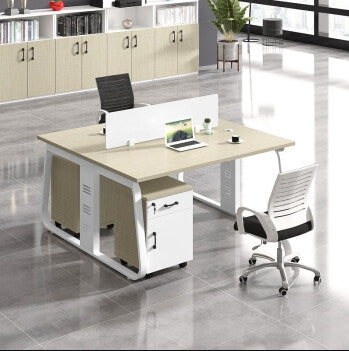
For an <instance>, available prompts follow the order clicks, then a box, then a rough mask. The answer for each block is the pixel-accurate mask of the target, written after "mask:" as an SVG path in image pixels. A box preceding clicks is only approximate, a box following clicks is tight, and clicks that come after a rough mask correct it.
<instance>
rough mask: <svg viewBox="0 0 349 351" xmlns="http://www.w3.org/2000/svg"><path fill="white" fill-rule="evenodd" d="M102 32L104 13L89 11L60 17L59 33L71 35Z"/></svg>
mask: <svg viewBox="0 0 349 351" xmlns="http://www.w3.org/2000/svg"><path fill="white" fill-rule="evenodd" d="M97 33H102V14H101V13H97V12H96V13H95V12H93V13H87V14H74V15H66V16H61V17H58V20H57V35H58V36H61V37H69V36H76V35H86V34H97Z"/></svg>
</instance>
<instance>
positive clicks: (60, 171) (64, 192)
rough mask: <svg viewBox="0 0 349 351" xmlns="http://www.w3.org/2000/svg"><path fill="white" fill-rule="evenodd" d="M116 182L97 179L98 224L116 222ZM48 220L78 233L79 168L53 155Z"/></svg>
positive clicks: (105, 224)
mask: <svg viewBox="0 0 349 351" xmlns="http://www.w3.org/2000/svg"><path fill="white" fill-rule="evenodd" d="M115 184H116V183H115V182H114V181H112V180H111V179H108V178H105V177H103V176H101V177H100V224H101V227H105V226H107V225H110V224H114V223H115V216H116V212H115V208H116V205H115V202H116V198H117V196H116V188H115ZM51 218H52V219H53V220H54V221H55V222H58V223H60V224H61V225H62V226H63V228H68V229H70V230H71V231H73V232H74V233H79V232H80V167H79V165H77V164H75V163H73V162H71V161H68V160H66V159H64V158H61V157H59V156H53V158H52V167H51Z"/></svg>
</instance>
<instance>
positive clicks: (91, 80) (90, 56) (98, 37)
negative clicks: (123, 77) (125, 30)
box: [81, 34, 108, 89]
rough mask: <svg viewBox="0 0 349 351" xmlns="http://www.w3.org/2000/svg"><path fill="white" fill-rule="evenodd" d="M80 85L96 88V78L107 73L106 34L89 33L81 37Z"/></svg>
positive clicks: (83, 87)
mask: <svg viewBox="0 0 349 351" xmlns="http://www.w3.org/2000/svg"><path fill="white" fill-rule="evenodd" d="M81 55H82V56H81V59H82V66H81V67H82V70H81V72H82V73H81V86H82V89H92V88H96V86H97V85H96V78H97V77H104V76H106V75H107V55H108V53H107V36H106V35H105V34H89V35H86V36H82V37H81Z"/></svg>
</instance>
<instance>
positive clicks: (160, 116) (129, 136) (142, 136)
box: [106, 94, 218, 149]
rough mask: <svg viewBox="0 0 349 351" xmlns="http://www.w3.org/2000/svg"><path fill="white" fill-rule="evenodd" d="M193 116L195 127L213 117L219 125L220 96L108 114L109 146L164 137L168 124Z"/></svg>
mask: <svg viewBox="0 0 349 351" xmlns="http://www.w3.org/2000/svg"><path fill="white" fill-rule="evenodd" d="M190 117H191V118H193V123H194V126H193V127H194V128H195V127H196V126H200V128H201V129H202V128H203V127H202V124H203V122H204V119H205V118H210V119H211V123H212V126H213V127H216V126H217V125H218V95H217V94H214V95H207V96H200V97H196V98H191V99H185V100H178V101H172V102H166V103H163V104H157V105H151V106H145V107H140V108H134V109H130V110H124V111H117V112H112V113H108V114H107V116H106V149H111V148H115V147H120V146H125V145H128V143H129V141H130V140H132V141H134V142H135V143H141V142H144V141H149V140H155V139H159V138H163V137H164V135H165V123H167V122H171V121H175V120H180V119H185V118H190Z"/></svg>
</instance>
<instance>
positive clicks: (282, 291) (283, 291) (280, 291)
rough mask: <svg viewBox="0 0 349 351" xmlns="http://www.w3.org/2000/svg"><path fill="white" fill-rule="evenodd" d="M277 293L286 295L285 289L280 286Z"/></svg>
mask: <svg viewBox="0 0 349 351" xmlns="http://www.w3.org/2000/svg"><path fill="white" fill-rule="evenodd" d="M279 293H280V294H281V295H282V296H286V295H287V289H285V288H280V289H279Z"/></svg>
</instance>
